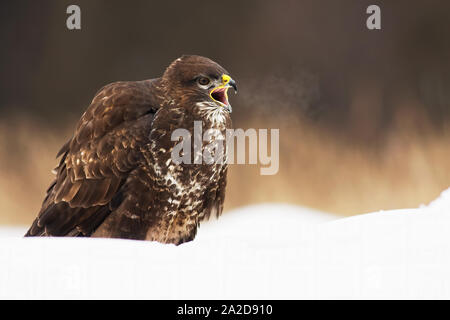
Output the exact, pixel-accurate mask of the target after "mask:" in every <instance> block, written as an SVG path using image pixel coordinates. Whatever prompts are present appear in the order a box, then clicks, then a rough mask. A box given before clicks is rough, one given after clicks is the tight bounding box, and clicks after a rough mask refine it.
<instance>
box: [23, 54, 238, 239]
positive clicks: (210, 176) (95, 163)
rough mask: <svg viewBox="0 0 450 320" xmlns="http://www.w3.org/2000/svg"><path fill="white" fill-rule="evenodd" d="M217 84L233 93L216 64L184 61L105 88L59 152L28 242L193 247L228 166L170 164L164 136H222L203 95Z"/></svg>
mask: <svg viewBox="0 0 450 320" xmlns="http://www.w3.org/2000/svg"><path fill="white" fill-rule="evenodd" d="M224 79H225V80H224ZM226 79H228V80H226ZM227 81H228V83H226V82H227ZM207 82H208V83H207ZM225 84H226V88H227V89H228V87H234V88H235V89H236V85H235V83H234V81H233V80H232V79H231V78H229V76H228V75H227V72H226V70H225V69H223V68H222V67H221V66H219V65H218V64H217V63H215V62H213V61H212V60H209V59H207V58H204V57H200V56H183V57H181V58H179V59H177V60H175V61H174V62H173V63H172V64H171V65H170V66H169V67H168V68H167V70H166V71H165V73H164V75H163V76H162V77H161V78H157V79H152V80H144V81H136V82H116V83H112V84H109V85H107V86H105V87H103V88H102V89H101V90H100V91H99V92H98V93H97V94H96V95H95V97H94V99H93V100H92V103H91V105H90V106H89V107H88V109H87V110H86V112H85V113H84V114H83V116H82V117H81V119H80V121H79V122H78V125H77V127H76V130H75V133H74V135H73V137H72V138H71V139H70V140H69V141H68V142H67V143H66V144H65V145H64V146H63V147H62V148H61V150H60V151H59V153H58V157H61V160H60V162H59V165H58V166H57V167H56V169H55V173H56V178H55V181H54V182H53V183H52V184H51V186H50V188H49V189H48V190H47V195H46V197H45V199H44V202H43V204H42V208H41V210H40V212H39V214H38V216H37V218H36V219H35V220H34V222H33V224H32V226H31V227H30V229H29V230H28V232H27V234H26V236H84V237H89V236H93V237H114V238H129V239H142V240H144V239H146V240H153V241H159V242H163V243H175V244H180V243H183V242H185V241H190V240H192V239H193V238H194V237H195V234H196V231H197V227H198V224H199V222H200V221H202V220H204V219H206V218H208V217H209V216H210V215H212V214H215V215H217V216H218V215H220V214H221V212H222V208H223V202H224V198H225V186H226V173H227V166H226V164H220V163H215V164H211V165H208V164H183V163H182V164H174V163H173V161H171V151H172V149H173V147H174V146H175V144H176V143H177V142H174V141H171V134H172V132H173V131H174V130H175V129H177V128H184V129H187V130H189V132H191V133H192V132H193V128H194V121H202V125H203V129H204V130H205V129H209V128H215V129H218V130H220V132H222V133H223V134H224V135H225V130H226V129H227V128H230V127H231V118H230V112H231V106H230V105H229V103H228V100H227V99H226V94H225V95H223V94H222V95H220V96H217V95H216V96H214V95H212V93H211V92H212V91H214V90H215V89H216V88H218V87H219V86H222V87H224V85H225ZM219 91H220V90H219ZM210 94H211V96H210ZM212 97H215V98H214V99H213V98H212ZM224 97H225V98H224ZM216 98H217V100H216ZM207 143H208V142H207V141H206V142H204V145H203V147H204V146H205V145H206V144H207Z"/></svg>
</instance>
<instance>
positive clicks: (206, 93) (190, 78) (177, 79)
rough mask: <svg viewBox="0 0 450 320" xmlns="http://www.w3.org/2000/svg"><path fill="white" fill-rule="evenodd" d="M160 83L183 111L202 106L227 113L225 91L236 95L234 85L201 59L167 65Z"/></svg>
mask: <svg viewBox="0 0 450 320" xmlns="http://www.w3.org/2000/svg"><path fill="white" fill-rule="evenodd" d="M163 83H164V84H165V87H166V91H167V93H168V95H169V97H170V98H171V99H172V100H176V99H177V98H178V99H181V101H179V102H180V103H181V104H183V105H185V106H186V107H189V106H193V105H196V104H197V103H204V104H205V105H208V106H216V107H218V108H224V110H226V111H228V112H231V105H230V102H229V101H228V89H230V88H233V89H234V91H235V92H237V85H236V82H235V81H234V80H233V79H232V78H231V77H230V76H229V74H228V72H227V71H226V70H225V69H224V68H223V67H221V66H220V65H219V64H217V63H216V62H214V61H212V60H210V59H208V58H205V57H201V56H182V57H181V58H178V59H176V60H175V61H174V62H172V63H171V64H170V66H169V67H168V68H167V70H166V71H165V72H164V75H163Z"/></svg>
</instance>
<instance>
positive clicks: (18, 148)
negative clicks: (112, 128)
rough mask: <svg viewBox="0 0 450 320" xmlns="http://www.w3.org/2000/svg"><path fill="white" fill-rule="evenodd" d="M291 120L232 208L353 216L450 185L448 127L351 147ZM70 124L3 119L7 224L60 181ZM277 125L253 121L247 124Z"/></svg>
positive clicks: (238, 180)
mask: <svg viewBox="0 0 450 320" xmlns="http://www.w3.org/2000/svg"><path fill="white" fill-rule="evenodd" d="M399 118H400V119H404V117H399ZM285 120H286V121H284V122H283V123H284V125H283V126H282V127H281V128H280V170H279V172H278V174H277V175H274V176H260V175H259V167H258V166H257V165H253V166H249V165H245V166H243V165H233V166H232V168H231V170H230V174H229V184H228V190H227V199H226V209H227V210H229V209H232V208H235V207H238V206H242V205H247V204H251V203H259V202H275V201H276V202H288V203H294V204H299V205H304V206H309V207H314V208H317V209H321V210H325V211H329V212H335V213H339V214H344V215H351V214H357V213H363V212H369V211H374V210H380V209H393V208H403V207H416V206H418V205H420V204H421V203H427V202H429V201H430V200H432V199H433V198H435V197H436V196H437V195H438V194H439V193H440V192H441V191H442V190H443V189H445V188H446V187H448V186H449V185H450V161H449V159H450V149H449V148H448V146H449V145H450V130H449V128H448V127H447V128H445V129H444V130H441V131H440V132H439V133H438V132H435V131H433V130H431V129H427V130H425V131H423V130H417V126H416V125H415V124H414V123H410V124H409V125H405V123H403V124H399V122H397V123H396V124H395V125H394V126H393V127H392V128H390V129H389V130H388V133H387V134H386V136H385V138H384V143H383V144H381V145H380V146H377V147H376V148H374V147H373V146H371V147H368V146H365V145H361V144H351V143H349V142H348V141H345V140H342V139H339V138H338V137H337V136H336V135H335V134H331V133H329V132H327V131H326V130H321V129H320V128H319V127H317V126H316V125H314V123H311V122H309V121H304V120H300V119H293V118H291V119H285ZM423 122H424V123H426V121H425V120H423ZM68 123H69V124H70V125H68V126H67V129H63V130H61V129H60V130H57V129H49V128H46V127H44V126H43V125H42V124H38V123H37V122H33V121H31V120H28V119H27V118H23V117H12V118H7V119H2V120H1V121H0V150H1V153H0V212H1V214H0V224H29V223H30V222H31V221H32V219H33V218H34V216H35V215H36V213H37V211H38V210H39V208H40V204H41V201H42V200H43V197H44V193H45V190H46V188H47V187H48V185H49V183H50V181H51V180H52V174H51V173H50V170H51V169H52V168H53V167H54V166H55V165H56V160H55V154H56V152H57V151H58V150H59V147H60V146H61V145H62V144H63V143H64V142H65V140H66V139H67V138H69V137H70V135H71V132H72V129H73V127H74V126H75V119H73V121H68ZM270 125H271V124H268V123H267V122H266V123H265V122H264V121H259V120H253V122H250V123H248V126H247V127H255V128H267V127H269V128H270ZM272 126H273V124H272ZM425 127H426V126H425Z"/></svg>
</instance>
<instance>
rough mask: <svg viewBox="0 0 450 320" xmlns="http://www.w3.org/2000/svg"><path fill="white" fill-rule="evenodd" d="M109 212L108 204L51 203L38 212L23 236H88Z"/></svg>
mask: <svg viewBox="0 0 450 320" xmlns="http://www.w3.org/2000/svg"><path fill="white" fill-rule="evenodd" d="M110 213H111V211H110V209H109V208H108V206H94V207H90V208H71V207H70V206H69V204H68V203H66V202H59V203H52V204H50V205H49V206H48V207H47V208H45V209H44V210H42V211H41V212H40V214H39V215H38V217H37V218H36V219H35V220H34V222H33V224H32V225H31V227H30V229H29V230H28V232H27V233H26V234H25V237H43V236H53V237H64V236H73V237H74V236H84V237H89V236H90V235H91V234H92V233H93V232H94V231H95V230H96V229H97V228H98V226H99V225H100V224H101V223H102V222H103V220H104V219H105V218H106V217H107V216H108V215H109V214H110Z"/></svg>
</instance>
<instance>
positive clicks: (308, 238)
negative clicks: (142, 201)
mask: <svg viewBox="0 0 450 320" xmlns="http://www.w3.org/2000/svg"><path fill="white" fill-rule="evenodd" d="M25 231H26V228H0V298H3V299H5V298H8V299H400V298H401V299H416V298H419V299H420V298H423V299H449V298H450V189H449V190H447V191H445V192H443V193H442V195H441V196H440V197H439V198H438V199H436V200H435V201H433V202H431V203H430V204H429V205H428V206H422V207H421V208H418V209H403V210H393V211H381V212H376V213H370V214H363V215H358V216H354V217H350V218H341V219H338V217H337V216H334V215H331V214H326V213H323V212H318V211H314V210H311V209H306V208H302V207H298V206H292V205H286V204H261V205H253V206H249V207H244V208H240V209H238V210H234V211H233V212H229V213H227V214H225V215H224V216H222V217H221V218H219V220H212V221H210V222H208V223H205V224H203V225H202V226H201V228H200V230H199V233H198V235H197V237H196V239H195V240H194V241H192V242H189V243H186V244H183V245H180V246H173V245H163V244H159V243H154V242H147V241H132V240H120V239H92V238H22V235H23V234H24V232H25Z"/></svg>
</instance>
